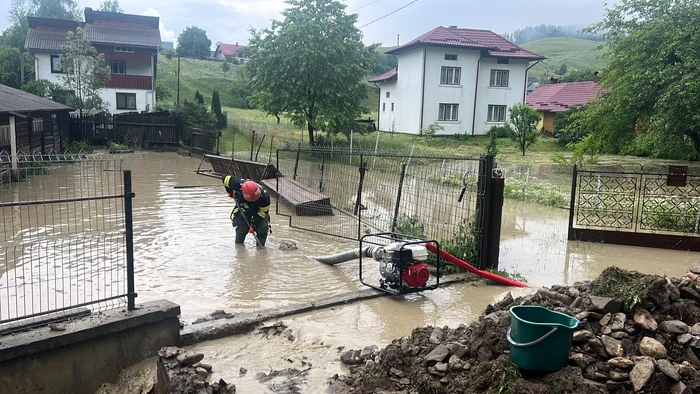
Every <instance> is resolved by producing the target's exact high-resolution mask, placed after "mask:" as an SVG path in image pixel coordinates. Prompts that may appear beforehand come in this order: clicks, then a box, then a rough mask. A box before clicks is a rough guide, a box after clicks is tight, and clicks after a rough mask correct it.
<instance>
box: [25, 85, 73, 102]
mask: <svg viewBox="0 0 700 394" xmlns="http://www.w3.org/2000/svg"><path fill="white" fill-rule="evenodd" d="M22 90H24V91H25V92H28V93H31V94H35V95H37V96H39V97H43V98H45V99H49V100H53V101H55V102H57V103H63V104H66V105H70V102H71V100H72V94H71V92H69V91H68V90H66V89H65V88H63V87H62V86H61V85H59V84H56V83H53V82H50V81H47V80H45V79H40V80H38V81H29V82H27V83H25V84H24V85H22Z"/></svg>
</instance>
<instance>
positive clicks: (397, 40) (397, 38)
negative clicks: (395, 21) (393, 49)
mask: <svg viewBox="0 0 700 394" xmlns="http://www.w3.org/2000/svg"><path fill="white" fill-rule="evenodd" d="M400 36H401V35H400V34H397V35H396V46H397V47H398V46H401V44H399V37H400Z"/></svg>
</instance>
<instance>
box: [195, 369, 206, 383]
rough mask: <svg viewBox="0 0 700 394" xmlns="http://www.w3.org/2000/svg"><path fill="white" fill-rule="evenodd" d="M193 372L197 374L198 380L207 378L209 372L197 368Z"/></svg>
mask: <svg viewBox="0 0 700 394" xmlns="http://www.w3.org/2000/svg"><path fill="white" fill-rule="evenodd" d="M194 371H195V372H196V373H197V375H199V377H200V378H202V379H204V380H206V379H207V378H208V377H209V372H207V370H206V369H204V368H202V367H197V368H195V370H194Z"/></svg>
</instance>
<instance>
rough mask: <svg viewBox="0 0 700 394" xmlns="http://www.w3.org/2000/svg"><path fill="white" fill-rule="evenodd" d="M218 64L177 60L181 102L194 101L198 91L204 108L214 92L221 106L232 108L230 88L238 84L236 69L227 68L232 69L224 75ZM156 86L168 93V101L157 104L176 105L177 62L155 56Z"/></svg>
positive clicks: (160, 101) (232, 99)
mask: <svg viewBox="0 0 700 394" xmlns="http://www.w3.org/2000/svg"><path fill="white" fill-rule="evenodd" d="M221 65H222V63H221V62H212V61H207V60H196V59H188V58H184V57H183V58H181V59H180V72H181V75H180V101H182V100H184V99H190V100H191V99H193V98H194V93H195V92H196V91H197V90H199V92H200V93H202V95H203V96H204V100H205V102H206V103H207V105H209V104H210V102H211V95H212V93H213V92H214V89H216V90H218V91H219V97H220V99H221V106H223V107H231V106H234V104H235V99H234V98H233V95H232V87H233V86H234V84H236V83H237V82H238V78H239V77H238V75H240V73H239V71H240V70H239V66H237V65H234V64H229V65H230V66H231V69H230V70H229V71H228V72H224V71H223V70H222V69H221ZM157 81H158V82H157V83H158V86H159V87H161V88H165V89H167V90H168V91H169V93H170V95H171V97H168V98H166V99H164V100H161V99H160V98H159V99H158V103H159V104H161V105H163V104H172V103H174V102H175V97H176V96H175V95H176V92H177V58H176V57H173V58H172V59H168V58H167V57H165V56H158V77H157Z"/></svg>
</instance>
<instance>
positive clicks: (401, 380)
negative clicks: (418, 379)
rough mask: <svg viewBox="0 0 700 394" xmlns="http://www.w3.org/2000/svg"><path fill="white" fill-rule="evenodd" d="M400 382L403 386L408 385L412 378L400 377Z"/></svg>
mask: <svg viewBox="0 0 700 394" xmlns="http://www.w3.org/2000/svg"><path fill="white" fill-rule="evenodd" d="M399 384H400V385H402V386H408V385H409V384H411V379H409V378H401V379H399Z"/></svg>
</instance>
